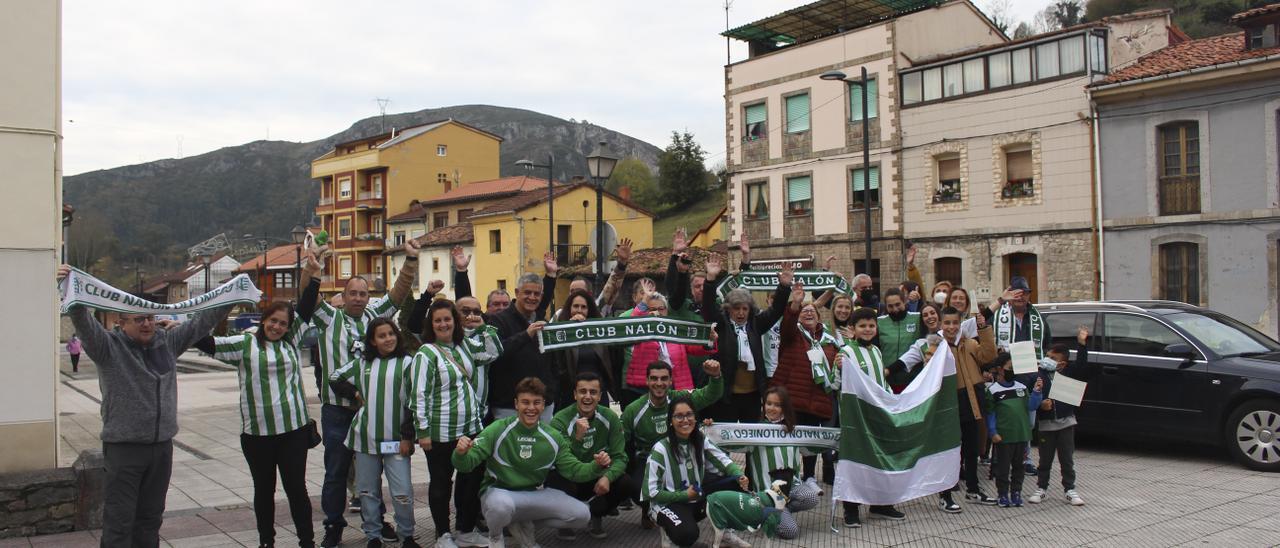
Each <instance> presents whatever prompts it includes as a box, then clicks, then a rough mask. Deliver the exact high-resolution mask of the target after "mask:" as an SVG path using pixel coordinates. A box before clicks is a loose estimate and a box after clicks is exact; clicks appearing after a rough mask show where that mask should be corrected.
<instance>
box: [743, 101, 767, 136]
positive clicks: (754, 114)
mask: <svg viewBox="0 0 1280 548" xmlns="http://www.w3.org/2000/svg"><path fill="white" fill-rule="evenodd" d="M743 111H744V118H745V122H746V124H747V132H746V135H745V136H744V137H743V139H744V140H746V141H754V140H756V139H763V138H765V137H767V136H768V133H769V130H768V126H767V122H768V118H769V107H768V106H767V105H765V104H764V103H756V104H754V105H749V106H747V107H746V108H745V109H743Z"/></svg>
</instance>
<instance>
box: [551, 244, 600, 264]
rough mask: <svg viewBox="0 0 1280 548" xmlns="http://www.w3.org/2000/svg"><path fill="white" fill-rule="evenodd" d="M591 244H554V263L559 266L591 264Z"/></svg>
mask: <svg viewBox="0 0 1280 548" xmlns="http://www.w3.org/2000/svg"><path fill="white" fill-rule="evenodd" d="M592 258H593V257H592V256H591V246H589V245H573V244H556V263H559V265H560V266H581V265H587V264H591V260H592Z"/></svg>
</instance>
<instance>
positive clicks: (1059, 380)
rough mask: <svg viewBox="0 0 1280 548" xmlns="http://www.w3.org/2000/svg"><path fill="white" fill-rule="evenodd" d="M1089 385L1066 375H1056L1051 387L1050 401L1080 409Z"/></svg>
mask: <svg viewBox="0 0 1280 548" xmlns="http://www.w3.org/2000/svg"><path fill="white" fill-rule="evenodd" d="M1088 386H1089V383H1086V382H1080V381H1078V380H1075V379H1073V378H1071V377H1068V376H1066V375H1054V376H1053V386H1050V387H1049V399H1051V400H1053V401H1056V402H1060V403H1065V404H1067V405H1074V406H1076V407H1080V402H1081V401H1084V389H1085V388H1086V387H1088Z"/></svg>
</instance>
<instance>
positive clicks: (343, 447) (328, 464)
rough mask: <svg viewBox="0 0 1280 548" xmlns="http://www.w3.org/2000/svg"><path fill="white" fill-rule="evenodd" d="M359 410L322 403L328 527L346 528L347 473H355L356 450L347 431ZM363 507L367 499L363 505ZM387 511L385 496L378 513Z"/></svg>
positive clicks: (322, 502) (323, 501) (322, 496)
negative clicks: (348, 440) (352, 446)
mask: <svg viewBox="0 0 1280 548" xmlns="http://www.w3.org/2000/svg"><path fill="white" fill-rule="evenodd" d="M355 416H356V412H355V411H352V410H350V409H347V408H345V407H342V406H340V405H332V404H328V403H326V404H324V405H321V406H320V433H321V437H322V438H323V439H324V484H323V485H322V486H321V487H320V510H322V511H323V512H324V526H325V528H329V527H335V526H336V527H346V526H347V519H346V518H345V517H343V515H344V514H345V513H346V511H347V476H348V475H349V474H350V473H351V461H352V460H353V459H354V455H355V452H354V451H352V450H351V449H349V448H347V432H348V431H350V430H351V420H352V419H354V418H355ZM361 507H363V501H362V504H361ZM384 513H386V507H385V506H384V505H383V504H382V499H381V498H379V499H378V515H379V516H381V515H382V514H384Z"/></svg>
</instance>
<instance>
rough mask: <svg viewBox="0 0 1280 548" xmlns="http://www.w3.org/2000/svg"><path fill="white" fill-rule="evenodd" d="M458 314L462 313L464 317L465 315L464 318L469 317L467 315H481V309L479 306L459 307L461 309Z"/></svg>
mask: <svg viewBox="0 0 1280 548" xmlns="http://www.w3.org/2000/svg"><path fill="white" fill-rule="evenodd" d="M458 314H461V315H462V317H464V318H465V317H467V316H479V315H481V313H480V309H479V308H459V309H458Z"/></svg>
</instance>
